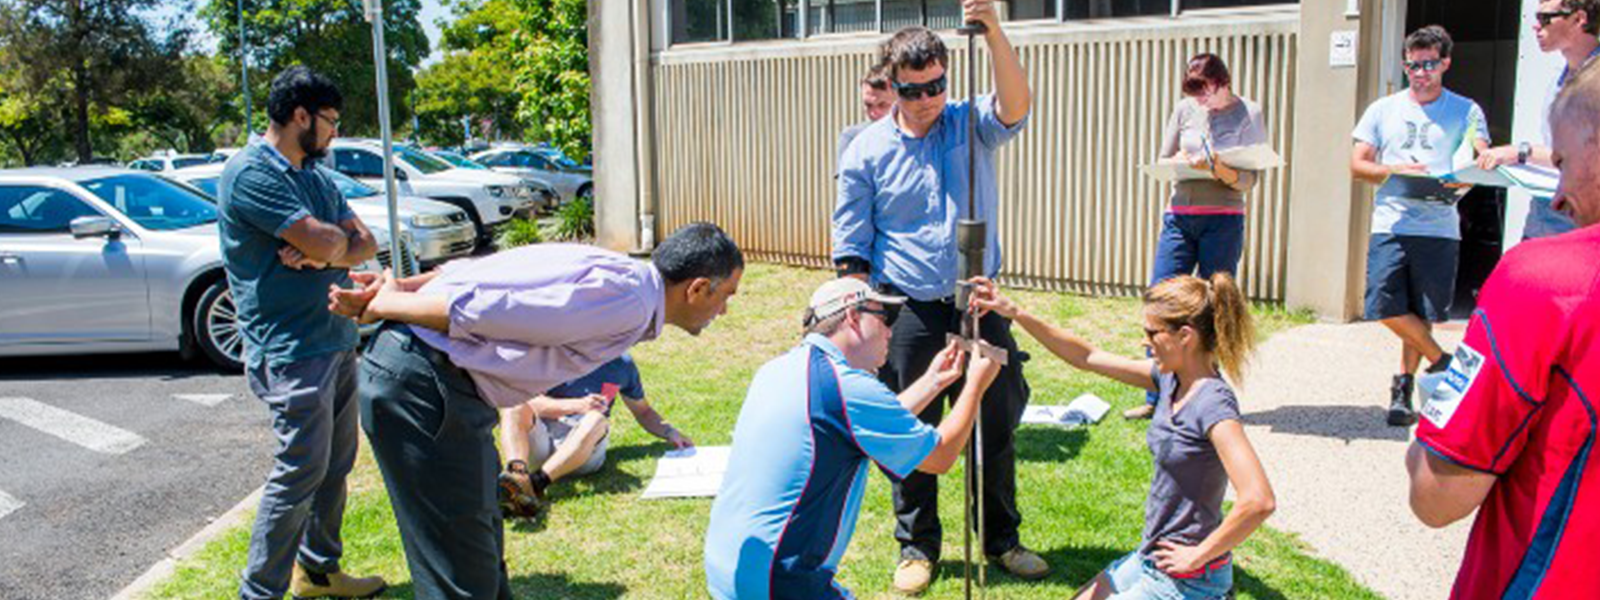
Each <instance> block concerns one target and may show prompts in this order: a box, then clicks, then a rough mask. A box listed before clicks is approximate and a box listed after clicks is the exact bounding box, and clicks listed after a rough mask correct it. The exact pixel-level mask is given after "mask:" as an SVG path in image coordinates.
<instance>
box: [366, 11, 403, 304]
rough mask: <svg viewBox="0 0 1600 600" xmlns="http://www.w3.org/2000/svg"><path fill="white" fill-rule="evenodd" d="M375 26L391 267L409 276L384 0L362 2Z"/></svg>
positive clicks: (374, 55) (373, 34) (373, 42)
mask: <svg viewBox="0 0 1600 600" xmlns="http://www.w3.org/2000/svg"><path fill="white" fill-rule="evenodd" d="M362 3H363V4H364V5H365V7H366V12H367V21H368V22H370V23H372V59H373V62H375V63H376V65H375V66H376V67H377V75H378V131H379V133H380V134H381V136H382V137H383V190H384V195H385V196H386V197H387V200H388V201H389V202H388V203H389V264H390V265H391V268H393V269H394V272H395V274H397V275H408V274H409V273H408V271H409V270H410V266H411V265H410V264H408V261H406V260H405V253H403V252H401V251H400V247H401V244H403V243H404V242H403V241H402V240H401V239H400V235H401V231H400V215H399V212H400V211H399V198H398V196H397V194H396V191H395V184H394V134H393V131H392V130H391V128H390V126H389V57H388V55H389V53H388V51H387V50H386V49H385V46H384V43H383V0H362Z"/></svg>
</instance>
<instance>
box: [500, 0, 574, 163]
mask: <svg viewBox="0 0 1600 600" xmlns="http://www.w3.org/2000/svg"><path fill="white" fill-rule="evenodd" d="M510 1H511V2H514V3H515V5H516V6H518V7H519V8H520V9H521V10H522V11H523V13H524V14H525V18H524V19H523V20H522V27H521V28H519V29H518V30H517V36H518V37H519V38H520V39H521V41H522V43H521V44H519V48H520V51H519V52H518V54H517V55H516V64H517V67H518V68H517V72H516V81H517V91H518V93H519V94H520V95H521V96H522V104H521V107H520V109H519V110H518V111H517V116H518V118H519V119H520V120H521V121H522V124H523V126H524V127H526V128H527V129H528V131H529V133H530V134H532V135H533V136H534V137H535V138H537V139H539V140H542V141H546V142H549V143H550V144H551V145H553V146H555V147H557V148H560V149H561V151H562V152H565V153H566V154H567V156H570V157H572V158H573V160H578V161H582V160H583V159H584V158H585V157H587V156H589V149H590V147H591V146H590V131H591V130H590V126H589V30H588V17H589V7H588V4H587V2H586V1H585V0H510Z"/></svg>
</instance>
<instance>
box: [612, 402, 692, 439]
mask: <svg viewBox="0 0 1600 600" xmlns="http://www.w3.org/2000/svg"><path fill="white" fill-rule="evenodd" d="M622 403H623V404H624V405H626V406H627V407H628V412H630V413H633V420H634V421H637V422H638V423H639V426H640V427H643V428H644V430H645V431H648V432H650V435H653V436H656V437H658V438H661V439H663V440H666V441H668V442H671V443H672V445H674V446H676V447H679V448H685V447H688V446H693V445H694V442H693V441H692V440H690V439H689V438H688V436H685V435H683V432H681V431H678V428H677V427H673V426H672V425H670V424H668V423H667V422H666V421H665V420H664V419H662V418H661V413H658V412H656V409H655V407H653V406H650V402H649V401H648V400H645V399H644V398H640V399H638V400H634V399H632V398H623V399H622Z"/></svg>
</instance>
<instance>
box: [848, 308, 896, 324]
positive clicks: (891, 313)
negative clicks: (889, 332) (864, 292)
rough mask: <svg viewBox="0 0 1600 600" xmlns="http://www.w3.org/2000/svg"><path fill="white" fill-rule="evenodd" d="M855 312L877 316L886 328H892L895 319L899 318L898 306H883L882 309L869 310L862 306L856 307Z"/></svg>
mask: <svg viewBox="0 0 1600 600" xmlns="http://www.w3.org/2000/svg"><path fill="white" fill-rule="evenodd" d="M856 310H857V311H860V312H864V313H867V314H869V315H878V316H879V317H881V318H882V319H883V324H884V326H886V327H894V321H895V319H898V318H900V305H899V304H885V305H883V308H871V307H868V306H865V305H863V306H857V307H856Z"/></svg>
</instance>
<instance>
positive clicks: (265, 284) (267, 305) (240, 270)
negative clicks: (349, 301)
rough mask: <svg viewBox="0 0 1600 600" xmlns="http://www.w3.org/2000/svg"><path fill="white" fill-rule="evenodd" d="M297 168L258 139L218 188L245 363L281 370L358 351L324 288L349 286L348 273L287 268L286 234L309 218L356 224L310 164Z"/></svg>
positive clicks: (351, 327) (231, 163)
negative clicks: (296, 363)
mask: <svg viewBox="0 0 1600 600" xmlns="http://www.w3.org/2000/svg"><path fill="white" fill-rule="evenodd" d="M304 167H305V168H296V167H295V166H294V165H292V164H290V163H289V160H288V159H287V158H284V156H283V154H282V153H280V152H278V149H277V148H274V147H273V146H272V145H271V144H269V143H267V142H266V141H265V140H261V139H259V138H257V139H256V140H253V141H252V142H251V143H250V144H249V145H248V146H246V147H245V149H244V150H243V151H241V152H239V153H238V154H236V155H235V156H234V157H233V158H232V159H229V160H228V165H227V167H225V168H224V169H223V171H222V178H221V180H220V181H219V182H218V184H217V196H218V198H217V208H218V212H219V213H220V217H219V218H218V219H217V228H218V229H219V230H220V232H221V234H222V264H223V266H224V267H225V268H226V269H227V272H228V285H229V286H231V287H232V289H233V303H234V306H235V307H236V308H237V310H238V319H239V325H240V331H241V332H242V334H243V335H244V341H245V364H246V365H248V366H250V367H257V366H260V365H261V364H263V362H264V363H265V364H267V365H278V364H285V363H289V362H293V361H294V360H297V359H303V358H310V357H314V356H320V355H324V354H329V353H333V352H342V351H346V350H353V349H355V347H356V340H357V336H356V324H355V322H354V321H352V320H350V319H347V318H345V317H341V316H338V315H335V314H333V313H331V312H328V286H329V285H341V286H345V285H349V283H350V273H349V270H347V269H338V268H329V269H301V270H295V269H291V268H289V267H286V266H284V264H283V262H282V261H281V260H280V259H279V258H278V250H279V249H280V248H283V247H284V246H285V245H287V244H288V242H285V241H284V240H283V232H284V231H285V230H287V229H289V226H291V225H293V224H295V222H297V221H299V220H301V219H304V218H306V217H315V218H317V219H318V220H321V221H324V222H327V223H339V222H342V221H346V220H349V219H354V218H356V215H355V213H354V212H352V211H351V210H350V205H349V204H347V203H345V200H344V196H343V195H342V194H340V193H339V188H338V187H336V186H335V185H334V183H333V181H332V180H331V179H329V178H328V177H327V176H326V175H324V174H322V173H320V172H318V171H317V169H316V164H315V161H306V163H305V165H304Z"/></svg>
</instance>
